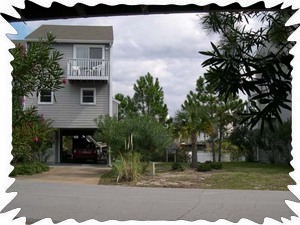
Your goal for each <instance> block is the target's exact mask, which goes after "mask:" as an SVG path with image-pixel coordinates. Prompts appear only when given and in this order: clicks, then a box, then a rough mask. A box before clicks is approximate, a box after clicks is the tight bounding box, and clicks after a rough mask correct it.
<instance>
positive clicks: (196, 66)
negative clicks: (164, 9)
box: [10, 13, 217, 116]
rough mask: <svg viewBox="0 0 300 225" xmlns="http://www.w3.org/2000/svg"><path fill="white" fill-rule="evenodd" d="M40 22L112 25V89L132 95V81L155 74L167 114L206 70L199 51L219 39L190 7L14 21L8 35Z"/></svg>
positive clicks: (26, 31)
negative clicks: (169, 11) (173, 11)
mask: <svg viewBox="0 0 300 225" xmlns="http://www.w3.org/2000/svg"><path fill="white" fill-rule="evenodd" d="M41 24H68V25H96V26H113V30H114V44H113V55H112V58H111V60H112V75H113V93H114V94H116V93H123V94H125V95H130V96H133V84H134V83H135V81H136V80H137V79H138V78H139V77H140V76H143V75H146V74H147V72H149V73H151V74H152V76H154V77H158V78H159V82H160V85H161V86H162V87H163V90H164V94H165V102H166V104H167V105H168V108H169V114H170V115H171V116H173V115H174V113H175V111H176V110H178V109H180V105H181V104H182V103H183V101H184V99H185V97H186V94H187V93H188V92H189V91H190V90H194V88H195V85H196V80H197V79H198V77H199V76H200V75H202V74H203V73H204V72H205V69H203V68H202V66H201V63H202V62H203V61H204V60H205V58H204V57H203V56H201V55H200V54H199V53H198V52H199V51H202V50H208V49H210V41H213V42H214V41H216V40H217V36H213V35H208V34H207V32H206V31H204V30H203V29H202V27H201V23H200V19H199V15H197V14H194V13H193V14H171V15H170V14H166V15H145V16H123V17H104V18H103V17H101V18H87V19H68V20H52V21H35V22H26V24H24V23H13V24H12V25H13V27H14V28H15V29H16V30H17V32H18V35H12V36H10V37H11V38H12V39H23V38H24V37H25V36H26V35H28V34H29V33H30V32H32V31H33V30H34V29H36V28H37V27H38V26H40V25H41Z"/></svg>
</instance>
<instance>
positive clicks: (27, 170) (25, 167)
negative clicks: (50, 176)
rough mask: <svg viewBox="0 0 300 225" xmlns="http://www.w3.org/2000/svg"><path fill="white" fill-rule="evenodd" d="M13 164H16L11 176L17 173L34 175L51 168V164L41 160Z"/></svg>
mask: <svg viewBox="0 0 300 225" xmlns="http://www.w3.org/2000/svg"><path fill="white" fill-rule="evenodd" d="M13 166H14V170H13V171H12V172H11V173H10V176H11V177H15V176H17V175H33V174H37V173H42V172H45V171H48V170H49V166H47V165H46V164H43V163H39V162H35V163H21V164H15V165H13Z"/></svg>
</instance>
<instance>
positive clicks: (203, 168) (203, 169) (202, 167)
mask: <svg viewBox="0 0 300 225" xmlns="http://www.w3.org/2000/svg"><path fill="white" fill-rule="evenodd" d="M197 171H200V172H206V171H211V167H210V165H209V164H208V163H198V165H197Z"/></svg>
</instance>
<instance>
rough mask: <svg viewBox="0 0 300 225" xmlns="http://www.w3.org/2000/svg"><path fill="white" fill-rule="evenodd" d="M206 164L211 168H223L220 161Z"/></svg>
mask: <svg viewBox="0 0 300 225" xmlns="http://www.w3.org/2000/svg"><path fill="white" fill-rule="evenodd" d="M208 165H210V168H212V169H213V170H221V169H223V164H222V163H220V162H214V163H208Z"/></svg>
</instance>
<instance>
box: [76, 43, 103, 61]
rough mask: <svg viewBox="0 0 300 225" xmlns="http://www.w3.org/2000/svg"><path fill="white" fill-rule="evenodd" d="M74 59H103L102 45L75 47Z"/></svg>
mask: <svg viewBox="0 0 300 225" xmlns="http://www.w3.org/2000/svg"><path fill="white" fill-rule="evenodd" d="M74 58H75V59H104V46H102V45H75V46H74Z"/></svg>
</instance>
